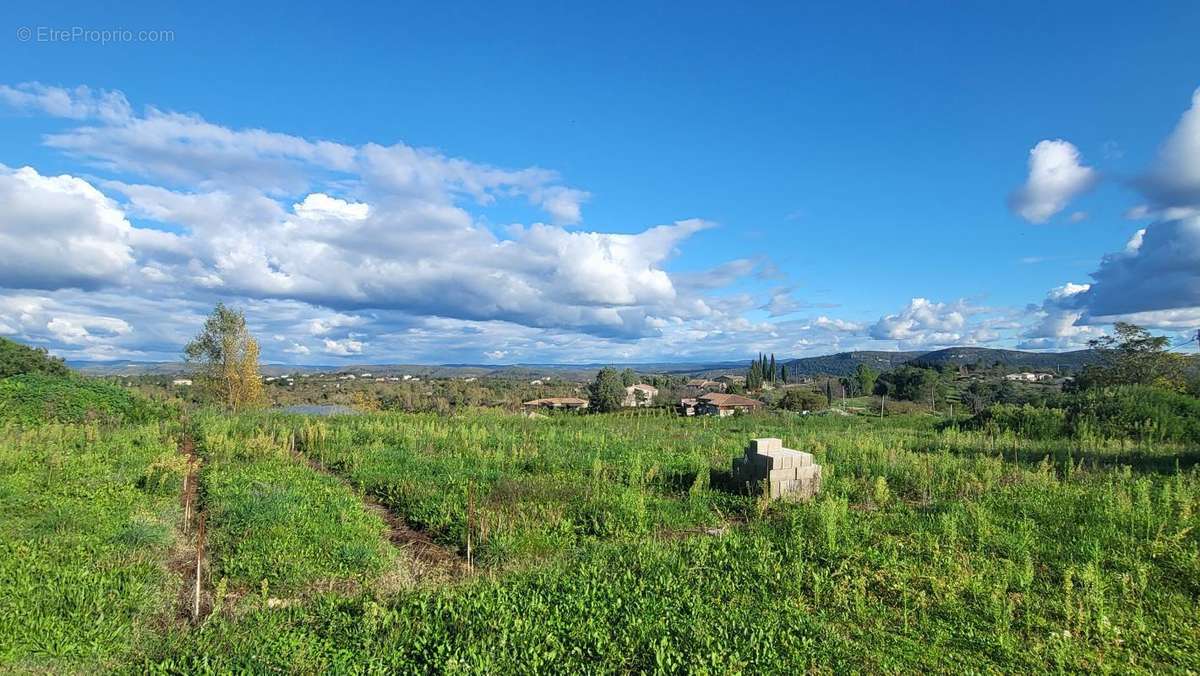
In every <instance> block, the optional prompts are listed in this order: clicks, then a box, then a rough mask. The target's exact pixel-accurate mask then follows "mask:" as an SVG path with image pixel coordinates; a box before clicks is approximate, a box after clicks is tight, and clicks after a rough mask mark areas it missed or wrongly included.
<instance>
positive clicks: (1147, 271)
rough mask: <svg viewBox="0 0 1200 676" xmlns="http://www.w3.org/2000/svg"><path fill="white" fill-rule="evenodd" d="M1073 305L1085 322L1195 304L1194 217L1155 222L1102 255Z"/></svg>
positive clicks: (1199, 284) (1198, 253)
mask: <svg viewBox="0 0 1200 676" xmlns="http://www.w3.org/2000/svg"><path fill="white" fill-rule="evenodd" d="M1092 278H1093V280H1094V281H1093V283H1092V284H1091V287H1090V288H1089V289H1088V290H1087V291H1086V292H1085V293H1082V294H1080V296H1079V299H1078V303H1079V306H1080V307H1081V308H1082V309H1083V310H1084V312H1085V315H1084V319H1085V321H1103V319H1099V318H1105V317H1112V316H1117V315H1131V314H1134V313H1144V312H1156V311H1164V310H1180V309H1185V308H1196V307H1200V216H1190V217H1187V218H1181V219H1176V220H1171V221H1159V222H1157V223H1153V224H1151V225H1149V226H1147V227H1146V228H1143V229H1141V230H1138V231H1137V232H1136V233H1134V235H1133V237H1131V238H1130V240H1129V242H1128V243H1127V244H1126V245H1125V248H1124V249H1123V250H1122V251H1119V252H1115V253H1111V254H1108V255H1107V256H1105V257H1104V258H1103V259H1102V260H1101V261H1100V267H1099V268H1098V269H1097V270H1096V271H1095V272H1093V273H1092Z"/></svg>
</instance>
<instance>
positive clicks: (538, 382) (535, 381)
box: [529, 380, 545, 385]
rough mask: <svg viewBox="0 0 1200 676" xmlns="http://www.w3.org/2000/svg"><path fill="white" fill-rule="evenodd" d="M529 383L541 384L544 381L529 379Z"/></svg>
mask: <svg viewBox="0 0 1200 676" xmlns="http://www.w3.org/2000/svg"><path fill="white" fill-rule="evenodd" d="M529 384H530V385H543V384H545V383H543V382H542V381H541V380H531V381H529Z"/></svg>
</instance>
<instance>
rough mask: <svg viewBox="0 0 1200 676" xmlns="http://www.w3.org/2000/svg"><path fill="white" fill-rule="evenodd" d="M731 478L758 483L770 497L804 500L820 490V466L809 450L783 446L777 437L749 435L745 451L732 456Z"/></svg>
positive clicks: (754, 486) (740, 482)
mask: <svg viewBox="0 0 1200 676" xmlns="http://www.w3.org/2000/svg"><path fill="white" fill-rule="evenodd" d="M733 480H734V483H735V485H738V486H746V485H749V486H750V488H751V489H752V490H753V489H757V488H759V487H762V489H763V492H764V494H767V495H769V496H770V497H771V498H772V499H774V498H786V499H789V500H807V499H809V498H811V497H812V496H814V495H816V494H817V491H819V490H821V466H820V465H818V464H816V463H814V462H813V455H812V453H805V452H803V451H793V450H792V449H790V448H784V447H783V442H782V441H780V440H779V439H751V440H750V444H749V445H748V446H746V454H745V455H744V456H742V457H740V458H734V459H733ZM759 482H762V483H761V484H760V483H759Z"/></svg>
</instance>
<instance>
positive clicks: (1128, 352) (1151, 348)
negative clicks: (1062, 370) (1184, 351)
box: [1076, 322, 1188, 390]
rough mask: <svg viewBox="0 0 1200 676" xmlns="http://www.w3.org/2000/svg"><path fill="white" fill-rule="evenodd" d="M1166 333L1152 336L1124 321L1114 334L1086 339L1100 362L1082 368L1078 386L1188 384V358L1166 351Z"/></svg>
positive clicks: (1170, 386) (1172, 386) (1174, 386)
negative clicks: (1096, 353) (1097, 354)
mask: <svg viewBox="0 0 1200 676" xmlns="http://www.w3.org/2000/svg"><path fill="white" fill-rule="evenodd" d="M1169 345H1170V342H1169V341H1168V339H1167V338H1166V336H1152V335H1150V332H1149V331H1147V330H1146V329H1144V328H1142V327H1140V326H1138V325H1136V324H1129V323H1127V322H1117V323H1116V324H1114V325H1113V333H1112V334H1110V335H1107V336H1103V337H1101V338H1094V339H1092V340H1089V341H1088V346H1089V347H1091V348H1092V349H1093V350H1096V351H1097V352H1098V353H1099V356H1100V364H1099V365H1094V366H1089V367H1087V368H1086V369H1084V371H1083V373H1081V374H1080V376H1079V378H1078V379H1077V382H1076V385H1077V387H1078V388H1079V389H1087V388H1089V387H1107V386H1110V385H1154V386H1156V387H1164V388H1167V389H1172V390H1183V389H1185V388H1186V386H1187V365H1188V364H1187V358H1186V357H1184V356H1183V355H1180V354H1175V353H1172V352H1169V351H1168V350H1167V348H1168V347H1169Z"/></svg>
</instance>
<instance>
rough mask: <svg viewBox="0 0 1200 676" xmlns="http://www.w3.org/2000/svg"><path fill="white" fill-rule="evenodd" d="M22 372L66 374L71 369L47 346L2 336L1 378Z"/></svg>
mask: <svg viewBox="0 0 1200 676" xmlns="http://www.w3.org/2000/svg"><path fill="white" fill-rule="evenodd" d="M22 373H46V374H49V375H54V376H65V375H67V374H68V373H70V370H69V369H67V365H66V364H64V363H63V360H61V359H59V358H58V357H52V356H50V354H49V353H48V352H46V350H45V348H34V347H29V346H27V345H22V344H21V343H18V342H15V341H12V340H9V339H7V338H0V378H8V377H9V376H16V375H21V374H22Z"/></svg>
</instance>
